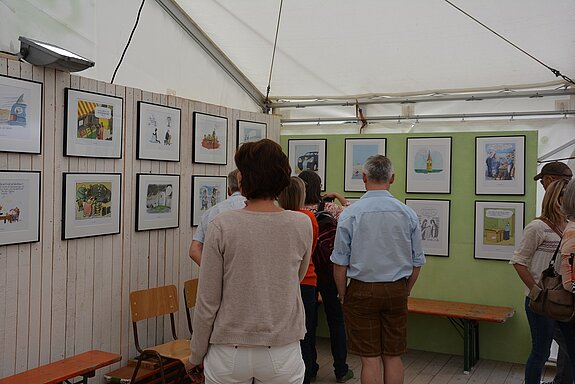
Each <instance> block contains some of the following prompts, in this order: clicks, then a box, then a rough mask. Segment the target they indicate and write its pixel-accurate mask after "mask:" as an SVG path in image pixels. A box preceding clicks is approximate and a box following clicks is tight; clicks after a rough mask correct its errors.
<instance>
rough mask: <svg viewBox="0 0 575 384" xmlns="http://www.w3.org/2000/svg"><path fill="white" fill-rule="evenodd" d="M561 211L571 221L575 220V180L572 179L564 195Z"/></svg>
mask: <svg viewBox="0 0 575 384" xmlns="http://www.w3.org/2000/svg"><path fill="white" fill-rule="evenodd" d="M561 210H562V211H563V213H564V214H565V216H566V217H567V219H569V220H574V219H575V179H571V181H569V184H567V187H565V192H564V193H563V204H562V205H561Z"/></svg>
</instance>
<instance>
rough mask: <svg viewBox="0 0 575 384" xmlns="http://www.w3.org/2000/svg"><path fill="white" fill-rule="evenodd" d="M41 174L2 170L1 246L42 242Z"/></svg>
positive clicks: (0, 172)
mask: <svg viewBox="0 0 575 384" xmlns="http://www.w3.org/2000/svg"><path fill="white" fill-rule="evenodd" d="M41 179H42V174H41V172H40V171H16V170H3V171H0V191H1V193H0V246H5V245H16V244H25V243H36V242H38V241H40V217H41V211H40V209H41V203H40V202H41V200H42V198H41V196H42V194H41V193H42V191H41Z"/></svg>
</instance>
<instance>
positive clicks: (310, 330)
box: [278, 176, 319, 384]
mask: <svg viewBox="0 0 575 384" xmlns="http://www.w3.org/2000/svg"><path fill="white" fill-rule="evenodd" d="M304 202H305V183H304V182H303V180H302V179H300V178H299V177H295V176H292V177H291V179H290V183H289V185H288V186H287V187H286V188H285V189H284V190H283V191H282V192H281V193H280V195H279V197H278V203H279V205H280V206H281V207H282V208H283V209H289V210H290V211H297V212H301V213H303V214H305V215H307V216H308V217H309V219H310V220H311V224H312V228H313V245H312V252H313V249H315V245H316V243H317V236H318V225H317V220H316V219H315V215H314V214H313V213H311V212H310V211H308V210H306V209H304V208H303V205H304ZM316 286H317V276H316V274H315V269H314V265H313V261H312V260H311V259H310V260H309V267H308V269H307V273H306V274H305V277H304V278H303V280H302V281H301V283H300V286H299V287H300V291H301V299H302V301H303V306H304V308H305V327H306V333H305V337H304V339H303V340H301V341H300V346H301V355H302V357H303V362H304V364H305V375H304V381H303V384H309V383H310V382H311V379H312V378H313V377H315V376H316V375H317V371H318V369H319V366H318V364H317V362H316V360H317V351H316V348H315V329H316V325H317V297H316V295H317V292H316Z"/></svg>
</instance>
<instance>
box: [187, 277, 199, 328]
mask: <svg viewBox="0 0 575 384" xmlns="http://www.w3.org/2000/svg"><path fill="white" fill-rule="evenodd" d="M197 296H198V279H192V280H188V281H186V282H184V301H185V302H186V317H187V318H188V329H189V330H190V335H191V334H192V333H194V330H193V327H192V315H191V313H190V310H191V309H192V308H194V307H195V306H196V297H197Z"/></svg>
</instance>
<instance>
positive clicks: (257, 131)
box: [236, 120, 268, 148]
mask: <svg viewBox="0 0 575 384" xmlns="http://www.w3.org/2000/svg"><path fill="white" fill-rule="evenodd" d="M237 124H238V129H237V131H238V132H237V145H236V148H237V147H239V146H240V145H242V144H243V143H247V142H248V141H258V140H261V139H265V138H266V135H267V127H268V126H267V124H266V123H256V122H254V121H246V120H238V123H237Z"/></svg>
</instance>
